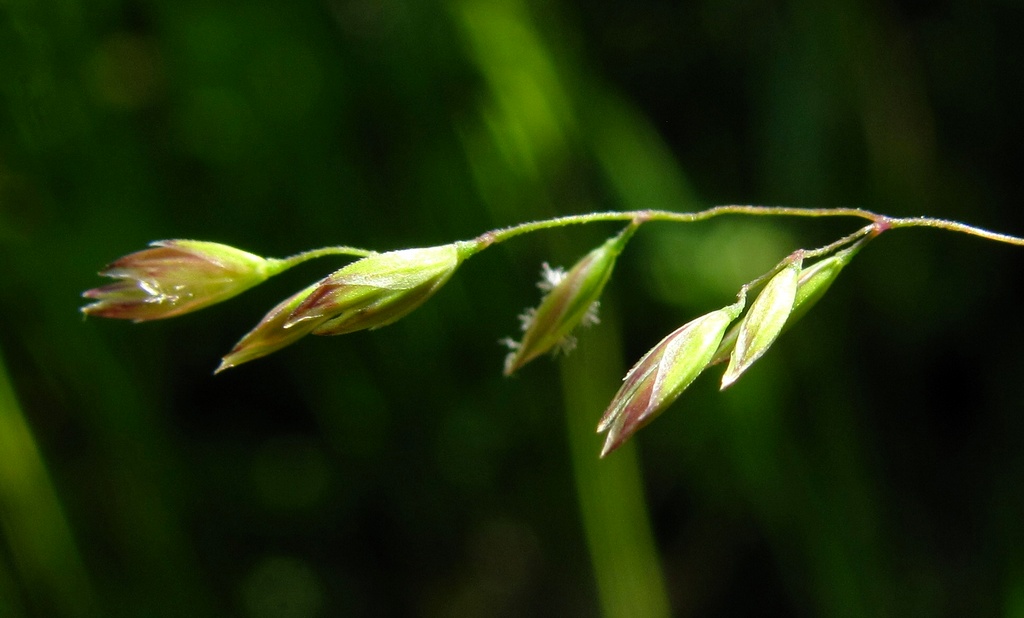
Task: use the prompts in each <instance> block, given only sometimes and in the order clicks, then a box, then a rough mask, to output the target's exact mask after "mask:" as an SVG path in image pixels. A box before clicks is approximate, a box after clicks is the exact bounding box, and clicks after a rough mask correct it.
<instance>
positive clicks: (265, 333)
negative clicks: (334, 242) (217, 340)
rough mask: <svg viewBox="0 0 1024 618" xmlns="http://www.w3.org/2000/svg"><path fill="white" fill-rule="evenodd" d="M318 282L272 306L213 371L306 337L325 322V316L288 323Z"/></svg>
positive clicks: (246, 360) (252, 358)
mask: <svg viewBox="0 0 1024 618" xmlns="http://www.w3.org/2000/svg"><path fill="white" fill-rule="evenodd" d="M317 285H318V284H313V285H311V286H309V287H307V288H306V289H304V290H302V291H300V292H298V293H296V294H294V295H292V296H291V297H289V298H287V299H285V300H284V301H282V302H281V303H280V304H278V305H277V306H276V307H274V308H273V309H271V310H270V311H269V312H268V313H267V315H265V316H263V319H262V320H260V323H259V324H257V325H256V327H255V328H253V329H252V330H251V331H249V332H248V333H247V334H246V335H245V336H244V337H242V339H241V340H240V341H239V342H238V343H236V344H235V347H234V348H232V350H231V352H229V353H228V355H227V356H225V357H224V358H223V359H221V363H220V366H219V367H217V370H216V371H214V373H220V372H221V371H224V370H225V369H230V368H231V367H234V366H236V365H241V364H242V363H247V362H249V361H251V360H254V359H257V358H260V357H261V356H266V355H267V354H270V353H271V352H276V351H278V350H280V349H281V348H283V347H285V346H288V345H291V344H293V343H295V342H296V341H297V340H299V339H301V338H302V337H305V336H306V335H308V334H309V333H310V331H312V330H313V329H314V328H316V327H317V326H318V325H319V324H322V323H323V320H319V321H316V320H308V321H306V322H303V323H302V324H299V325H296V326H291V327H289V326H288V325H287V322H288V318H289V316H290V315H291V314H292V312H293V311H295V308H296V307H298V306H299V305H300V304H301V303H302V302H303V301H305V300H306V299H307V298H308V297H309V295H310V294H312V293H313V291H314V290H316V289H317Z"/></svg>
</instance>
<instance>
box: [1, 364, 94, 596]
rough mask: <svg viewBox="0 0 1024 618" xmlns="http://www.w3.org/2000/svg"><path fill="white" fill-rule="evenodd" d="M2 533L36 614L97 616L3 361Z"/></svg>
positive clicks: (64, 519) (47, 477)
mask: <svg viewBox="0 0 1024 618" xmlns="http://www.w3.org/2000/svg"><path fill="white" fill-rule="evenodd" d="M0 529H2V531H3V535H4V538H5V543H6V545H7V547H8V548H9V551H10V554H11V562H12V563H13V567H14V569H15V570H16V572H17V577H18V578H19V579H20V580H21V582H22V585H23V586H24V588H25V593H26V595H27V596H28V597H29V602H30V603H31V604H32V606H33V607H34V608H35V609H36V612H37V614H38V615H40V616H95V615H97V612H96V611H95V601H94V598H93V593H92V588H91V586H90V584H89V579H88V576H87V575H86V572H85V568H84V567H83V565H82V561H81V558H80V556H79V553H78V548H77V546H76V544H75V541H74V538H73V536H72V534H71V529H70V527H69V525H68V522H67V519H66V518H65V516H64V512H63V510H62V508H61V505H60V502H59V501H58V499H57V492H56V490H55V489H54V487H53V484H52V483H51V482H50V478H49V475H48V473H47V471H46V466H45V465H44V463H43V458H42V455H41V454H40V453H39V449H38V447H37V446H36V443H35V440H34V439H33V437H32V432H31V430H30V429H29V427H28V424H27V423H26V422H25V417H24V415H23V414H22V412H21V408H20V406H19V405H18V402H17V400H16V398H15V396H14V389H13V387H12V386H11V381H10V380H9V379H8V377H7V370H6V367H5V366H4V364H3V358H2V357H0ZM0 607H3V606H2V605H0Z"/></svg>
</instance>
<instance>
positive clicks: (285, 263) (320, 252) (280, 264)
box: [267, 246, 376, 276]
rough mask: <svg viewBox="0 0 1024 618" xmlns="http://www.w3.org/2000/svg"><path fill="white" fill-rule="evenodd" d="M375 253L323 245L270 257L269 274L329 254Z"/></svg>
mask: <svg viewBox="0 0 1024 618" xmlns="http://www.w3.org/2000/svg"><path fill="white" fill-rule="evenodd" d="M374 253H376V251H370V250H368V249H359V248H357V247H345V246H337V247H321V248H320V249H310V250H309V251H303V252H302V253H296V254H295V255H292V256H289V257H286V258H280V259H268V260H267V262H268V263H269V269H268V270H269V274H268V276H272V275H276V274H279V273H282V272H284V271H286V270H288V269H289V268H291V267H293V266H298V265H299V264H302V263H303V262H308V261H309V260H314V259H316V258H319V257H325V256H328V255H349V256H355V257H366V256H368V255H373V254H374Z"/></svg>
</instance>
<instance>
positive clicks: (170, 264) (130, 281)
mask: <svg viewBox="0 0 1024 618" xmlns="http://www.w3.org/2000/svg"><path fill="white" fill-rule="evenodd" d="M151 246H152V247H153V248H152V249H145V250H143V251H139V252H136V253H132V254H130V255H126V256H124V257H122V258H121V259H119V260H117V261H116V262H114V263H113V264H111V265H109V266H107V267H106V268H105V269H103V270H102V271H100V274H101V275H103V276H105V277H113V278H115V279H119V281H117V282H116V283H112V284H110V285H106V286H103V287H100V288H96V289H93V290H88V291H86V292H84V293H83V294H82V296H83V297H85V298H90V299H93V300H95V301H96V302H94V303H92V304H91V305H86V306H85V307H82V313H84V314H86V315H97V316H100V317H104V318H119V319H126V320H134V321H136V322H144V321H146V320H158V319H163V318H170V317H174V316H178V315H181V314H183V313H188V312H190V311H196V310H197V309H202V308H203V307H206V306H209V305H212V304H215V303H219V302H221V301H222V300H227V299H228V298H231V297H232V296H235V295H236V294H239V293H241V292H244V291H245V290H247V289H249V288H251V287H253V286H254V285H257V284H259V283H262V282H263V281H265V280H266V279H267V277H269V276H271V275H273V274H275V273H276V272H278V270H279V269H280V266H279V265H280V262H279V261H278V260H273V259H264V258H261V257H260V256H258V255H253V254H252V253H247V252H245V251H242V250H240V249H235V248H234V247H229V246H227V245H222V244H219V243H213V242H202V241H197V240H162V241H158V242H154V243H151Z"/></svg>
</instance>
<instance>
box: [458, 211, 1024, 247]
mask: <svg viewBox="0 0 1024 618" xmlns="http://www.w3.org/2000/svg"><path fill="white" fill-rule="evenodd" d="M722 215H747V216H762V217H812V218H820V217H855V218H860V219H867V220H869V221H871V222H872V223H873V224H874V226H875V228H876V234H878V233H881V232H883V231H885V230H887V229H895V228H908V227H931V228H938V229H944V230H948V231H951V232H960V233H963V234H970V235H972V236H978V237H980V238H985V239H988V240H994V241H996V242H1003V243H1007V244H1012V245H1019V246H1024V238H1020V237H1018V236H1011V235H1009V234H1000V233H997V232H991V231H989V230H985V229H982V228H979V227H975V226H972V225H966V224H964V223H959V222H956V221H949V220H946V219H935V218H932V217H903V218H899V217H888V216H886V215H880V214H878V213H874V212H871V211H870V210H866V209H863V208H796V207H792V206H749V205H727V206H714V207H712V208H707V209H705V210H700V211H697V212H672V211H669V210H631V211H619V212H596V213H590V214H584V215H569V216H565V217H555V218H552V219H545V220H543V221H531V222H528V223H521V224H519V225H513V226H511V227H507V228H503V229H499V230H492V231H490V232H486V233H484V234H481V235H480V236H479V237H477V238H476V240H475V242H476V243H477V245H478V246H479V248H480V249H483V248H485V247H487V246H490V245H492V244H494V243H499V242H504V241H506V240H508V239H510V238H514V237H516V236H520V235H522V234H527V233H529V232H535V231H537V230H546V229H553V228H557V227H564V226H567V225H580V224H584V223H594V222H598V221H630V220H632V221H635V222H637V223H638V224H639V223H644V222H646V221H675V222H680V223H693V222H696V221H704V220H707V219H711V218H714V217H719V216H722ZM860 233H866V232H859V233H858V234H860Z"/></svg>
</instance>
